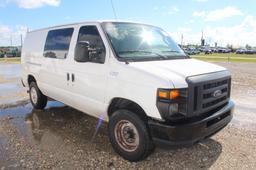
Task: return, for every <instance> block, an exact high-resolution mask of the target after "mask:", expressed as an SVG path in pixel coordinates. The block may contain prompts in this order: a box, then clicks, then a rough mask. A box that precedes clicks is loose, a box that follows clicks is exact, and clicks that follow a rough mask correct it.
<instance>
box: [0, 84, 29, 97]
mask: <svg viewBox="0 0 256 170" xmlns="http://www.w3.org/2000/svg"><path fill="white" fill-rule="evenodd" d="M22 91H24V89H23V87H22V86H21V84H15V83H2V84H0V95H8V94H11V93H19V92H22Z"/></svg>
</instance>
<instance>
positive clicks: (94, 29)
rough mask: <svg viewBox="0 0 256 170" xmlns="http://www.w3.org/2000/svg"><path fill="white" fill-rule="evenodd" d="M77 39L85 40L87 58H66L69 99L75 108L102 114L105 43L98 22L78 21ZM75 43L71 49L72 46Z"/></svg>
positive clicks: (97, 114) (105, 71)
mask: <svg viewBox="0 0 256 170" xmlns="http://www.w3.org/2000/svg"><path fill="white" fill-rule="evenodd" d="M77 31H78V34H77V40H76V43H75V45H76V44H77V42H80V41H83V42H85V41H86V42H88V44H89V49H91V52H89V54H90V55H89V56H90V58H91V59H90V61H89V62H77V61H75V59H74V57H73V58H72V61H71V62H70V67H69V68H70V71H69V73H70V74H71V82H72V84H71V89H72V93H73V94H72V99H73V104H72V106H74V107H75V108H77V109H79V110H82V111H83V112H86V113H89V114H91V115H93V116H96V117H99V116H100V115H102V114H104V113H103V112H104V111H105V107H106V105H105V104H104V102H105V93H106V91H105V90H106V82H107V73H108V65H107V61H108V60H107V59H108V57H109V52H108V45H107V42H106V40H105V39H104V38H102V37H103V35H104V34H103V31H102V30H101V27H100V25H98V24H88V25H81V26H79V27H78V28H77ZM75 45H74V47H73V48H74V49H73V50H75Z"/></svg>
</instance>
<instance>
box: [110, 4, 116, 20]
mask: <svg viewBox="0 0 256 170" xmlns="http://www.w3.org/2000/svg"><path fill="white" fill-rule="evenodd" d="M110 1H111V6H112V10H113V13H114V15H115V19H116V20H117V15H116V10H115V7H114V4H113V0H110Z"/></svg>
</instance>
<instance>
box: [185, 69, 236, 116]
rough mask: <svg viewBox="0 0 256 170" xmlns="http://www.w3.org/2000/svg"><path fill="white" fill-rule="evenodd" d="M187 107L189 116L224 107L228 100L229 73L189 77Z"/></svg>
mask: <svg viewBox="0 0 256 170" xmlns="http://www.w3.org/2000/svg"><path fill="white" fill-rule="evenodd" d="M187 82H188V85H189V107H188V113H189V115H190V116H194V115H200V114H203V113H205V112H210V111H211V110H214V109H216V108H217V107H219V106H221V105H225V103H227V102H228V100H229V98H230V84H231V77H230V74H229V72H226V71H225V72H218V73H212V74H206V75H200V76H194V77H189V78H188V79H187Z"/></svg>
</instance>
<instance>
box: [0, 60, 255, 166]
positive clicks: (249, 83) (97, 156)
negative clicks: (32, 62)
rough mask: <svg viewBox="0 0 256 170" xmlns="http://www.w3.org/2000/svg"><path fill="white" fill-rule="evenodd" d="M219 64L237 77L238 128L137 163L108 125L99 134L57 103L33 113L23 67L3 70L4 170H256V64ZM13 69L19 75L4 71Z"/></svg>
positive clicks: (0, 133) (0, 149)
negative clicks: (122, 152)
mask: <svg viewBox="0 0 256 170" xmlns="http://www.w3.org/2000/svg"><path fill="white" fill-rule="evenodd" d="M216 64H219V65H222V66H225V67H227V68H229V69H230V70H231V72H232V75H233V84H232V88H233V91H232V98H233V99H234V101H235V103H236V111H235V115H234V119H233V121H232V123H231V124H229V125H228V126H227V127H226V128H225V129H224V130H222V131H221V132H219V133H218V134H216V135H215V136H213V137H212V138H210V139H207V140H205V141H203V142H200V143H198V144H196V145H193V146H191V147H186V148H184V147H183V148H159V147H158V148H156V150H155V152H154V153H153V154H152V155H150V156H149V157H148V158H147V159H146V160H144V161H141V162H137V163H131V162H128V161H126V160H123V159H122V158H121V157H119V156H118V155H117V154H116V153H115V152H114V151H113V149H112V147H111V145H110V143H109V140H108V137H107V131H106V124H104V123H103V124H102V126H101V127H100V128H99V130H98V133H97V134H96V126H97V123H98V120H97V119H95V118H92V117H90V116H87V115H86V114H83V113H81V112H79V111H76V110H74V109H72V108H70V107H67V106H65V105H63V104H62V103H59V102H54V101H51V102H48V106H47V109H46V110H44V111H36V110H33V109H32V106H31V105H30V104H29V103H28V102H27V99H28V98H27V94H26V92H25V91H24V89H22V87H21V86H20V85H19V78H18V76H19V69H20V68H19V67H20V66H19V65H16V66H14V65H8V66H7V65H6V64H0V169H1V170H4V169H156V168H158V169H239V170H240V169H256V115H255V114H256V106H255V104H254V102H255V101H256V74H255V73H256V64H255V63H216ZM12 67H14V68H16V67H17V71H13V72H9V73H8V74H7V72H5V71H3V68H5V69H8V68H12ZM3 84H4V85H3ZM6 84H7V85H6ZM13 84H14V85H13ZM12 85H13V86H12ZM7 87H9V88H7ZM7 89H8V90H7ZM95 134H96V135H95Z"/></svg>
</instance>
